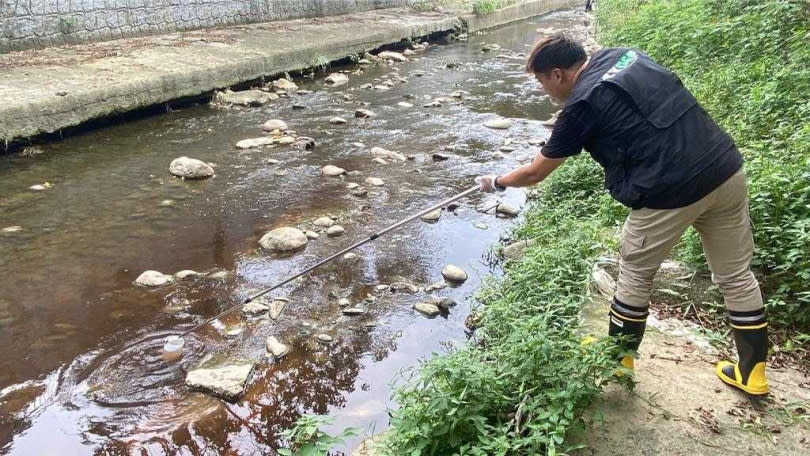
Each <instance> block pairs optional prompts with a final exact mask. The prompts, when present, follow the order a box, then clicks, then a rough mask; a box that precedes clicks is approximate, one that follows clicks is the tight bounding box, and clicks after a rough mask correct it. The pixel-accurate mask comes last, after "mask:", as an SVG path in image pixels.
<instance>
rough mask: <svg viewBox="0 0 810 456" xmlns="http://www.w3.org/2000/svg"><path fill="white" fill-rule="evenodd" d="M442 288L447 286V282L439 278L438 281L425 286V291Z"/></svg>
mask: <svg viewBox="0 0 810 456" xmlns="http://www.w3.org/2000/svg"><path fill="white" fill-rule="evenodd" d="M444 288H447V282H445V281H444V280H439V281H438V282H433V283H431V284H430V285H428V286H427V287H425V292H427V293H430V292H432V291H436V290H441V289H444Z"/></svg>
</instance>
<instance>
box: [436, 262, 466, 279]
mask: <svg viewBox="0 0 810 456" xmlns="http://www.w3.org/2000/svg"><path fill="white" fill-rule="evenodd" d="M442 276H444V278H445V279H447V280H450V281H452V282H464V281H465V280H467V273H466V272H465V271H464V270H463V269H461V268H460V267H458V266H455V265H452V264H448V265H447V266H445V267H444V269H442Z"/></svg>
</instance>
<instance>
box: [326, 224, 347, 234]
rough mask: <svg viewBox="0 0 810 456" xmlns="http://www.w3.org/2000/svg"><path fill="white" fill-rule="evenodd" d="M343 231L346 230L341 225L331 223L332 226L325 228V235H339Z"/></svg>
mask: <svg viewBox="0 0 810 456" xmlns="http://www.w3.org/2000/svg"><path fill="white" fill-rule="evenodd" d="M344 231H346V230H345V229H344V228H343V227H342V226H340V225H332V226H330V227H329V228H327V229H326V235H327V236H340V235H341V234H343V232H344Z"/></svg>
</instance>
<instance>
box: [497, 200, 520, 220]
mask: <svg viewBox="0 0 810 456" xmlns="http://www.w3.org/2000/svg"><path fill="white" fill-rule="evenodd" d="M495 212H497V213H498V214H502V215H505V216H508V217H514V216H516V215H518V214H519V213H520V209H518V208H516V207H515V206H512V205H511V204H507V203H500V204H498V207H496V208H495Z"/></svg>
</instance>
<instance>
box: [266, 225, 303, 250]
mask: <svg viewBox="0 0 810 456" xmlns="http://www.w3.org/2000/svg"><path fill="white" fill-rule="evenodd" d="M308 241H309V238H307V235H306V234H304V233H303V232H302V231H301V230H297V229H295V228H291V227H287V226H285V227H281V228H276V229H275V230H273V231H270V232H269V233H267V234H265V235H264V236H262V238H261V239H259V244H261V246H262V247H263V248H265V249H267V250H271V251H273V252H291V251H293V250H298V249H300V248H302V247H304V246H305V245H307V242H308Z"/></svg>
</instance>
